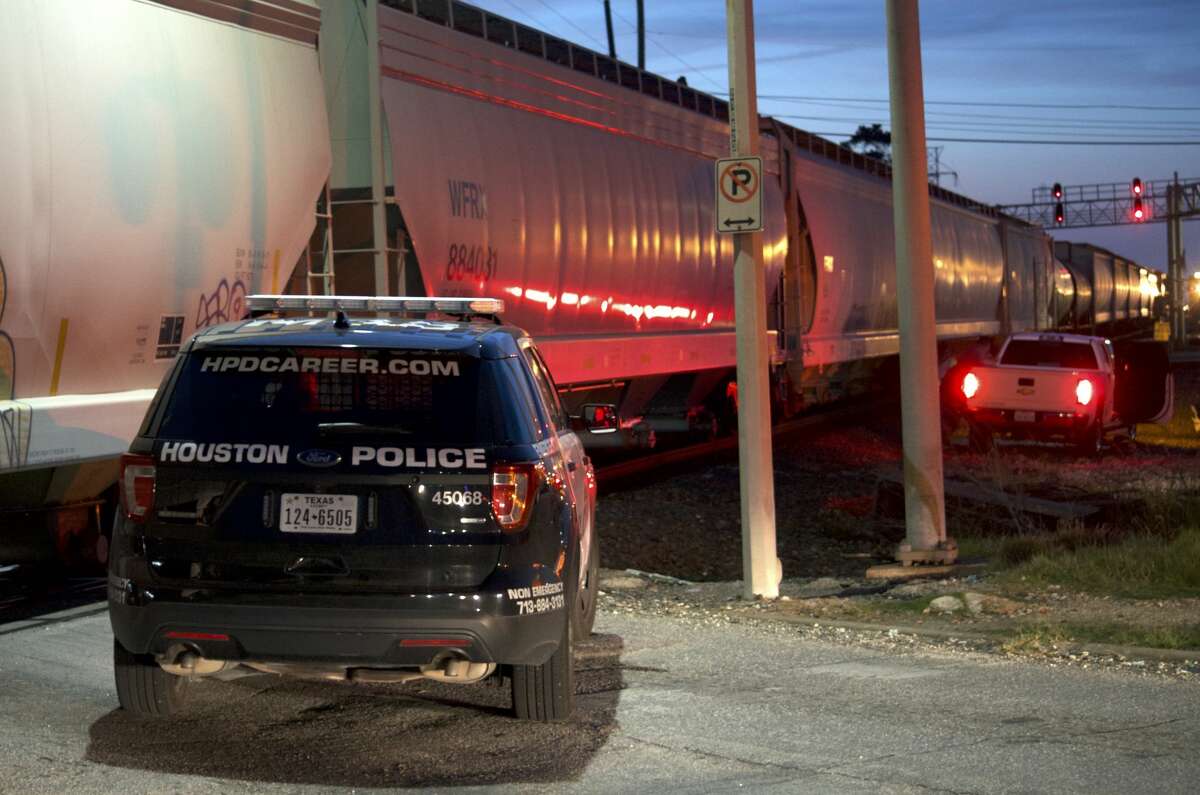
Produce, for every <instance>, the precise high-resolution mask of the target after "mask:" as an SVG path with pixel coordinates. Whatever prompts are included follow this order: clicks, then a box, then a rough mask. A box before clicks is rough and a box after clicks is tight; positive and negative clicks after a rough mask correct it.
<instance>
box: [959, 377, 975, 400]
mask: <svg viewBox="0 0 1200 795" xmlns="http://www.w3.org/2000/svg"><path fill="white" fill-rule="evenodd" d="M977 392H979V376H977V375H975V374H974V373H967V374H966V375H964V376H963V380H962V393H963V397H965V398H966V399H967V400H970V399H971V398H973V397H975V394H976V393H977Z"/></svg>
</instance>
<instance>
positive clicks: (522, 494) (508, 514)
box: [492, 464, 541, 533]
mask: <svg viewBox="0 0 1200 795" xmlns="http://www.w3.org/2000/svg"><path fill="white" fill-rule="evenodd" d="M540 480H541V467H539V466H538V465H537V464H496V466H494V467H493V468H492V513H493V514H495V516H496V522H497V524H499V525H500V529H501V530H503V531H504V532H506V533H516V532H519V531H520V530H522V529H524V527H525V525H526V523H528V522H529V515H530V514H532V513H533V495H534V494H535V493H536V492H537V489H538V485H539V483H540Z"/></svg>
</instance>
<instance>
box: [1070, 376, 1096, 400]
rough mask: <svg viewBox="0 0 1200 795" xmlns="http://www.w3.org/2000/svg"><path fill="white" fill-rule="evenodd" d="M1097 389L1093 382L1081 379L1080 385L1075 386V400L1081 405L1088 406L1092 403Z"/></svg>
mask: <svg viewBox="0 0 1200 795" xmlns="http://www.w3.org/2000/svg"><path fill="white" fill-rule="evenodd" d="M1095 391H1096V390H1095V388H1094V387H1093V386H1092V382H1091V381H1089V380H1088V379H1086V378H1080V379H1079V383H1077V384H1075V400H1076V402H1077V403H1079V405H1081V406H1086V405H1087V404H1089V403H1091V402H1092V395H1094V394H1095Z"/></svg>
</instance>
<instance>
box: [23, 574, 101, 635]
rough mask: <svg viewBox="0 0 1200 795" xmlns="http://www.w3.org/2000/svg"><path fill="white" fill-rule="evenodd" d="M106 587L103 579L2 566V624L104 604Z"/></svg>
mask: <svg viewBox="0 0 1200 795" xmlns="http://www.w3.org/2000/svg"><path fill="white" fill-rule="evenodd" d="M106 587H107V583H106V580H105V578H103V577H64V576H62V574H61V573H56V572H47V571H45V570H36V569H35V570H27V569H26V568H25V567H18V566H11V567H7V566H0V624H6V623H9V622H13V621H24V620H27V619H30V618H36V617H38V616H44V615H46V614H47V613H56V612H58V611H60V610H67V609H69V608H72V607H79V606H80V605H86V604H92V603H94V602H100V601H103V600H104V598H105V588H106Z"/></svg>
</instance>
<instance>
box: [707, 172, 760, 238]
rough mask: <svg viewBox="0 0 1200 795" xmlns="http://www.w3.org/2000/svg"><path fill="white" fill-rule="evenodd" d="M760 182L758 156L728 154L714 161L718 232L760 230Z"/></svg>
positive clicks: (729, 232)
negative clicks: (715, 163) (731, 155)
mask: <svg viewBox="0 0 1200 795" xmlns="http://www.w3.org/2000/svg"><path fill="white" fill-rule="evenodd" d="M761 183H762V158H761V157H757V156H755V157H728V158H723V159H721V160H718V161H717V231H718V232H725V233H727V234H732V233H736V232H759V231H762V228H763V217H762V191H761V190H759V188H760V187H761Z"/></svg>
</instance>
